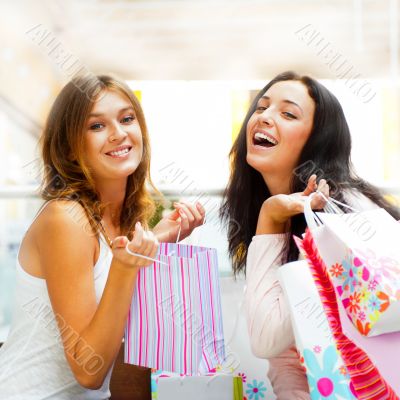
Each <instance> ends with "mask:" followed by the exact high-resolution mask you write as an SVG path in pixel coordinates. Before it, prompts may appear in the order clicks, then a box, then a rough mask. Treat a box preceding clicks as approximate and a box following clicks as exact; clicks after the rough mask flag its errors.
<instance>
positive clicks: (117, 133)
mask: <svg viewBox="0 0 400 400" xmlns="http://www.w3.org/2000/svg"><path fill="white" fill-rule="evenodd" d="M127 135H128V134H127V133H126V132H125V131H124V129H123V128H122V127H121V125H119V124H118V123H116V124H114V125H113V128H112V130H111V133H110V136H109V138H108V139H109V141H110V142H116V141H120V140H121V139H125V138H126V136H127Z"/></svg>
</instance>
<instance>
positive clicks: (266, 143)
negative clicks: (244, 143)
mask: <svg viewBox="0 0 400 400" xmlns="http://www.w3.org/2000/svg"><path fill="white" fill-rule="evenodd" d="M278 143H279V142H278V140H277V139H276V138H275V137H274V136H273V135H272V134H270V133H269V132H266V131H264V130H255V131H254V134H253V145H254V146H261V147H267V148H268V147H274V146H276V145H277V144H278Z"/></svg>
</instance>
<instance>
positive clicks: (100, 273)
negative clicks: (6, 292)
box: [0, 76, 204, 399]
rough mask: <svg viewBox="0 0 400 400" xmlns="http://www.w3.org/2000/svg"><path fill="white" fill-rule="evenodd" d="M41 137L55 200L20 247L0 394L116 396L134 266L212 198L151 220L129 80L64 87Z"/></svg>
mask: <svg viewBox="0 0 400 400" xmlns="http://www.w3.org/2000/svg"><path fill="white" fill-rule="evenodd" d="M41 149H42V159H43V165H44V181H43V187H42V197H43V199H44V200H46V202H45V204H44V206H43V207H42V208H41V210H40V211H39V213H38V215H37V216H36V218H35V220H34V221H33V223H32V225H31V226H30V228H29V229H28V231H27V232H26V234H25V236H24V238H23V240H22V242H21V247H20V251H19V254H18V259H17V289H16V290H17V293H16V294H17V296H16V304H15V309H14V318H13V323H12V327H11V331H10V334H9V337H8V339H7V341H6V342H5V344H4V345H3V347H2V348H1V350H0V397H2V398H5V399H28V398H29V399H30V398H32V399H33V398H35V399H106V398H109V396H110V392H109V380H110V375H111V370H112V366H113V362H114V360H115V357H116V355H117V353H118V350H119V348H120V346H121V340H122V337H123V333H124V327H125V323H126V317H127V314H128V310H129V306H130V303H131V298H132V295H133V291H134V288H135V282H136V276H137V273H138V270H139V269H140V268H141V267H144V266H148V265H149V264H150V263H151V261H149V259H147V258H143V257H141V256H140V255H143V256H145V257H149V258H154V256H155V255H156V253H157V249H158V238H159V239H160V240H175V239H176V236H177V233H178V228H179V226H180V227H181V238H184V237H185V236H187V235H189V234H190V233H191V232H192V230H193V229H194V228H195V227H196V226H198V225H200V224H201V223H202V222H203V220H204V209H203V207H202V206H201V205H200V204H196V205H192V204H188V203H182V202H181V203H178V204H176V206H175V207H176V210H175V211H174V212H172V213H171V214H170V215H169V216H167V217H165V218H164V219H163V220H162V221H161V222H160V223H159V224H158V225H157V226H156V227H155V228H154V230H153V232H151V231H150V230H149V228H148V220H149V218H150V217H151V216H152V214H153V211H154V203H153V200H152V198H151V196H150V194H149V191H148V186H152V183H151V179H150V174H149V169H150V144H149V137H148V133H147V128H146V123H145V119H144V115H143V112H142V109H141V106H140V104H139V102H138V100H137V99H136V97H135V96H134V94H133V93H132V91H131V90H130V89H129V88H128V86H127V85H126V84H124V83H123V82H121V81H118V80H116V79H114V78H112V77H110V76H93V77H83V78H76V79H74V80H72V81H71V82H70V83H68V84H67V85H66V86H65V87H64V88H63V90H62V91H61V93H60V94H59V95H58V97H57V99H56V101H55V103H54V105H53V107H52V109H51V111H50V114H49V117H48V120H47V123H46V126H45V129H44V132H43V135H42V139H41ZM153 188H154V187H153ZM126 250H128V251H126ZM132 253H134V254H136V255H133V254H132Z"/></svg>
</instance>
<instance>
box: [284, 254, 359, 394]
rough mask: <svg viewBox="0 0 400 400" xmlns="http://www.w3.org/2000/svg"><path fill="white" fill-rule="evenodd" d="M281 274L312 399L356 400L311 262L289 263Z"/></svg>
mask: <svg viewBox="0 0 400 400" xmlns="http://www.w3.org/2000/svg"><path fill="white" fill-rule="evenodd" d="M278 273H279V281H280V284H281V286H282V288H283V290H284V293H285V297H286V299H287V301H288V304H289V308H290V314H291V319H292V325H293V329H294V335H295V340H296V346H297V348H298V351H299V356H300V361H301V362H302V363H303V365H304V367H305V371H306V374H307V380H308V385H309V388H310V395H311V399H312V400H317V399H321V398H331V399H337V400H339V399H340V400H342V399H356V397H355V396H354V393H353V391H352V385H351V380H350V377H349V375H348V373H347V370H346V367H345V365H344V362H343V360H342V358H341V356H340V354H339V353H338V351H337V349H336V345H335V341H334V339H333V337H332V334H331V331H330V328H329V324H328V320H327V318H326V315H325V312H324V308H323V306H322V303H321V300H320V297H319V294H318V291H317V288H316V286H315V284H314V280H313V277H312V275H311V272H310V269H309V267H308V264H307V261H305V260H303V261H296V262H291V263H288V264H285V265H283V266H282V267H281V268H280V269H279V272H278Z"/></svg>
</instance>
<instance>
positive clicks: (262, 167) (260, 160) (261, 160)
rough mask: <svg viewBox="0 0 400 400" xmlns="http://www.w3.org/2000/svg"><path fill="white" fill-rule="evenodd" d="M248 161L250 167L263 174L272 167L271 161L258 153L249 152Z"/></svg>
mask: <svg viewBox="0 0 400 400" xmlns="http://www.w3.org/2000/svg"><path fill="white" fill-rule="evenodd" d="M246 161H247V164H249V165H250V167H252V168H254V169H255V170H256V171H258V172H259V173H261V174H262V173H265V172H268V171H269V170H270V169H271V161H270V160H266V158H265V157H260V156H259V155H256V154H251V153H247V156H246Z"/></svg>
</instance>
